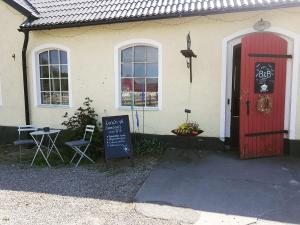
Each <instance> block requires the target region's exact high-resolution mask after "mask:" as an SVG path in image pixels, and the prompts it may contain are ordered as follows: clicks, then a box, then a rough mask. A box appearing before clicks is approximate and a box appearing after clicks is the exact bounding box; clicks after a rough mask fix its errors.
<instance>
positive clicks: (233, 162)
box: [136, 150, 300, 224]
mask: <svg viewBox="0 0 300 225" xmlns="http://www.w3.org/2000/svg"><path fill="white" fill-rule="evenodd" d="M197 155H200V157H198V156H197ZM299 183H300V159H299V158H298V159H295V158H291V157H275V158H263V159H254V160H239V159H238V157H237V155H235V154H231V153H224V152H198V153H197V154H195V152H193V151H192V152H187V150H173V151H169V152H168V154H167V155H166V156H165V157H164V160H162V162H161V163H160V165H159V166H158V167H157V168H155V169H154V170H153V171H152V173H151V175H150V177H149V178H148V179H147V180H146V182H145V183H144V185H143V186H142V188H141V189H140V191H139V192H138V193H137V195H136V201H137V203H151V204H152V205H151V207H149V206H148V205H147V204H142V205H139V207H137V211H139V212H141V213H143V214H148V215H150V214H151V216H152V217H157V218H164V215H162V214H164V213H163V212H164V210H162V206H169V207H173V208H175V209H176V210H173V212H175V213H173V214H176V218H178V220H180V219H181V221H184V222H188V223H199V224H206V223H207V224H235V223H234V221H236V224H251V223H255V224H259V223H262V222H264V223H265V224H267V223H268V222H273V223H283V224H300V200H299V199H300V184H299ZM153 203H154V205H153ZM155 203H159V204H155ZM155 205H156V206H157V207H158V208H161V210H156V209H155ZM180 208H182V209H185V210H182V211H181V210H179V209H180ZM187 209H191V210H193V211H189V213H191V212H193V213H192V214H193V216H186V215H188V214H189V213H187ZM156 211H159V213H155V212H156ZM150 212H151V213H150ZM195 212H198V214H197V213H195ZM199 213H200V214H199ZM196 215H200V217H197V216H196ZM212 215H214V216H212ZM216 215H218V216H216ZM187 217H188V219H185V218H187ZM174 218H175V216H174ZM176 218H175V219H176Z"/></svg>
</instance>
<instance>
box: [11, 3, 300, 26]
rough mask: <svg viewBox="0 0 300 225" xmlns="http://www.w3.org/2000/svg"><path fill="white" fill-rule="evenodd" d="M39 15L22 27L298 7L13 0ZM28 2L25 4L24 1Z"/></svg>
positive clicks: (245, 4)
mask: <svg viewBox="0 0 300 225" xmlns="http://www.w3.org/2000/svg"><path fill="white" fill-rule="evenodd" d="M13 1H15V2H19V4H20V5H24V3H25V6H24V8H27V7H28V6H29V5H31V7H29V8H28V10H30V11H31V12H32V14H35V15H37V14H38V15H37V16H38V18H37V19H30V20H27V21H26V22H24V23H23V24H22V25H21V29H23V30H26V29H28V30H34V29H53V28H60V27H72V26H84V25H93V24H106V23H119V22H129V21H140V20H150V19H162V18H174V17H181V16H196V15H209V14H218V13H229V12H241V11H253V10H269V9H273V8H282V7H293V6H300V0H13ZM26 3H27V4H26Z"/></svg>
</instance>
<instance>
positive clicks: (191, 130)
mask: <svg viewBox="0 0 300 225" xmlns="http://www.w3.org/2000/svg"><path fill="white" fill-rule="evenodd" d="M171 132H172V133H173V134H176V135H178V136H188V137H193V136H198V135H199V134H202V133H203V130H201V129H199V124H198V123H197V122H187V123H183V124H181V125H180V126H179V127H178V128H176V129H174V130H172V131H171Z"/></svg>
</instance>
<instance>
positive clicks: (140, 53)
mask: <svg viewBox="0 0 300 225" xmlns="http://www.w3.org/2000/svg"><path fill="white" fill-rule="evenodd" d="M134 61H135V62H146V48H145V46H136V47H134Z"/></svg>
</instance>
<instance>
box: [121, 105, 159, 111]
mask: <svg viewBox="0 0 300 225" xmlns="http://www.w3.org/2000/svg"><path fill="white" fill-rule="evenodd" d="M118 109H119V110H123V111H131V107H130V106H119V107H118ZM133 110H134V111H136V110H137V111H143V110H144V111H160V110H161V109H160V107H133Z"/></svg>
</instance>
